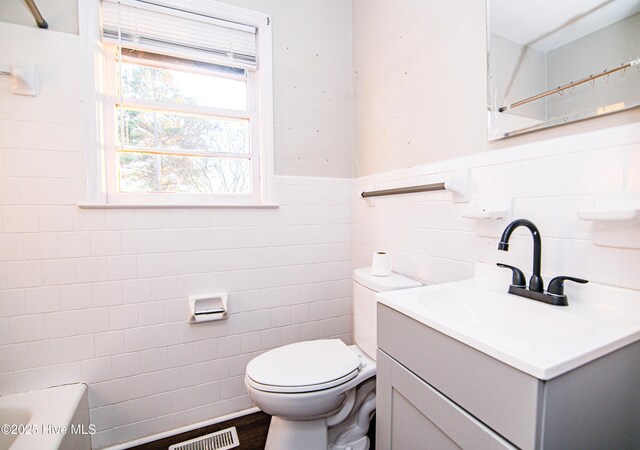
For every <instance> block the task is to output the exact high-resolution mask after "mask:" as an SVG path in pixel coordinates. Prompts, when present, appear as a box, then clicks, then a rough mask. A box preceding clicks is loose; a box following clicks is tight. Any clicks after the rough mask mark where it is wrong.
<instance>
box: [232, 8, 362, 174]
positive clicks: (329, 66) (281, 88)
mask: <svg viewBox="0 0 640 450" xmlns="http://www.w3.org/2000/svg"><path fill="white" fill-rule="evenodd" d="M225 1H226V3H230V4H234V5H238V6H243V7H246V8H250V9H253V10H256V11H262V12H265V13H268V14H270V15H271V17H272V19H273V66H274V74H273V80H274V89H273V97H274V106H275V127H274V133H275V153H276V161H275V164H276V174H279V175H308V176H329V177H344V178H349V177H351V174H352V160H353V152H352V148H353V145H352V141H353V131H352V130H353V91H352V87H351V57H352V52H351V1H350V0H322V1H318V0H295V1H291V0H225Z"/></svg>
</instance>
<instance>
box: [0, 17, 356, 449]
mask: <svg viewBox="0 0 640 450" xmlns="http://www.w3.org/2000/svg"><path fill="white" fill-rule="evenodd" d="M7 42H11V45H10V46H9V45H6V43H7ZM0 45H2V52H0V64H2V63H5V62H10V61H22V62H25V63H34V64H36V65H37V66H38V75H39V79H40V94H39V95H38V96H37V97H25V96H17V95H12V94H10V90H9V80H8V79H6V78H0V395H5V394H8V393H12V392H19V391H26V390H30V389H35V388H43V387H47V386H51V385H58V384H63V383H70V382H80V381H82V382H86V383H88V384H89V401H90V407H91V411H90V414H91V422H92V423H94V424H95V425H96V427H97V430H98V433H97V434H96V435H94V436H93V437H92V442H93V446H94V448H102V447H104V446H107V445H110V444H114V443H118V442H125V441H130V440H133V439H136V438H140V437H143V436H148V435H151V434H154V433H158V432H162V431H167V430H172V429H175V428H177V427H181V426H185V425H187V424H193V423H197V422H199V421H203V420H209V419H213V418H215V417H217V416H221V415H224V414H228V413H231V412H233V411H238V410H242V409H246V408H248V407H250V406H251V405H250V401H249V398H248V396H247V394H246V392H245V389H244V382H243V375H244V370H245V366H246V364H247V362H248V361H249V360H250V359H251V358H252V357H253V356H255V355H257V354H258V353H260V352H262V351H264V350H266V349H268V348H272V347H276V346H279V345H282V344H286V343H290V342H295V341H299V340H303V339H314V338H320V337H330V336H333V337H339V338H343V339H344V340H345V341H347V342H350V340H351V329H352V316H351V251H350V250H351V245H350V241H351V236H350V230H351V224H350V222H351V210H350V205H349V203H350V198H349V192H350V190H351V180H350V179H341V178H309V177H306V178H305V177H288V176H277V177H276V196H277V199H278V201H279V203H280V204H281V206H280V208H279V209H275V210H255V209H241V210H233V209H215V210H214V209H135V210H133V209H132V210H117V209H110V210H83V209H79V208H78V207H77V206H76V204H77V203H78V202H80V201H82V200H83V199H84V197H85V193H84V187H85V182H84V179H85V169H84V154H85V153H84V152H85V148H84V142H85V139H84V137H83V130H84V128H85V120H86V117H85V115H86V114H88V113H89V111H90V110H91V108H90V105H85V104H83V98H82V92H81V86H82V82H81V81H82V73H83V68H82V66H81V64H80V56H81V42H80V37H79V36H77V35H73V34H67V33H58V32H54V31H49V32H46V33H42V32H41V31H40V30H36V29H32V28H31V27H25V26H20V25H11V24H6V23H0ZM345 173H347V174H348V173H350V169H349V170H345ZM218 291H229V308H230V317H229V319H228V320H226V321H220V322H214V323H208V324H198V325H190V324H188V323H187V322H186V320H187V316H188V312H187V297H188V296H189V295H195V294H206V293H211V292H218Z"/></svg>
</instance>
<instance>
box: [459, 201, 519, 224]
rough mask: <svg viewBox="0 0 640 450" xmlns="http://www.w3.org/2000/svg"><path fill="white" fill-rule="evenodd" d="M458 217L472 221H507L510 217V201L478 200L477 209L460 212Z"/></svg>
mask: <svg viewBox="0 0 640 450" xmlns="http://www.w3.org/2000/svg"><path fill="white" fill-rule="evenodd" d="M460 215H461V216H462V217H465V218H467V219H472V220H499V219H508V218H509V216H510V215H511V199H510V198H509V199H505V198H501V199H486V200H478V205H477V209H466V210H464V211H460Z"/></svg>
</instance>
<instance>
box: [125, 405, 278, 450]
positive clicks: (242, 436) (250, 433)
mask: <svg viewBox="0 0 640 450" xmlns="http://www.w3.org/2000/svg"><path fill="white" fill-rule="evenodd" d="M270 423H271V416H270V415H268V414H265V413H263V412H257V413H254V414H249V415H248V416H243V417H238V418H236V419H232V420H228V421H226V422H220V423H216V424H213V425H209V426H206V427H202V428H197V429H195V430H191V431H187V432H185V433H180V434H176V435H175V436H170V437H168V438H164V439H159V440H157V441H153V442H148V443H146V444H142V445H138V446H136V447H131V448H132V449H134V450H167V449H168V448H169V446H170V445H173V444H177V443H179V442H184V441H188V440H189V439H194V438H197V437H198V436H203V435H205V434H209V433H215V432H216V431H220V430H223V429H225V428H229V427H236V429H237V430H238V439H239V440H240V447H238V448H239V449H240V450H264V445H265V443H266V442H267V433H268V431H269V424H270Z"/></svg>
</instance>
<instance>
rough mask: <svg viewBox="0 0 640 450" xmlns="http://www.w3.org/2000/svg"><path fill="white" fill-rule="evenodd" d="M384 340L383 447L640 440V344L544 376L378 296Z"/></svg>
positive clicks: (590, 444)
mask: <svg viewBox="0 0 640 450" xmlns="http://www.w3.org/2000/svg"><path fill="white" fill-rule="evenodd" d="M378 347H379V348H378V361H377V370H378V373H377V408H376V410H377V412H376V416H377V419H376V448H377V449H378V450H388V449H394V450H413V449H431V448H433V449H449V448H466V449H501V448H522V449H526V450H529V449H563V450H566V449H605V448H607V449H610V448H616V449H638V448H640V342H636V343H635V344H631V345H629V346H627V347H623V348H622V349H620V350H618V351H616V352H613V353H610V354H609V355H606V356H604V357H602V358H599V359H597V360H595V361H593V362H591V363H589V364H586V365H584V366H582V367H579V368H578V369H575V370H573V371H571V372H568V373H567V374H564V375H561V376H559V377H557V378H555V379H552V380H548V381H541V380H538V379H536V378H534V377H532V376H530V375H528V374H526V373H524V372H521V371H519V370H517V369H514V368H512V367H510V366H508V365H506V364H504V363H502V362H500V361H498V360H496V359H494V358H492V357H490V356H488V355H486V354H484V353H481V352H479V351H477V350H475V349H473V348H472V347H469V346H467V345H465V344H463V343H461V342H459V341H457V340H455V339H452V338H450V337H448V336H446V335H444V334H442V333H440V332H438V331H436V330H434V329H432V328H429V327H428V326H426V325H423V324H422V323H420V322H417V321H415V320H413V319H411V318H410V317H408V316H405V315H403V314H401V313H399V312H397V311H395V310H393V309H391V308H388V307H386V306H384V305H382V304H378Z"/></svg>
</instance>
